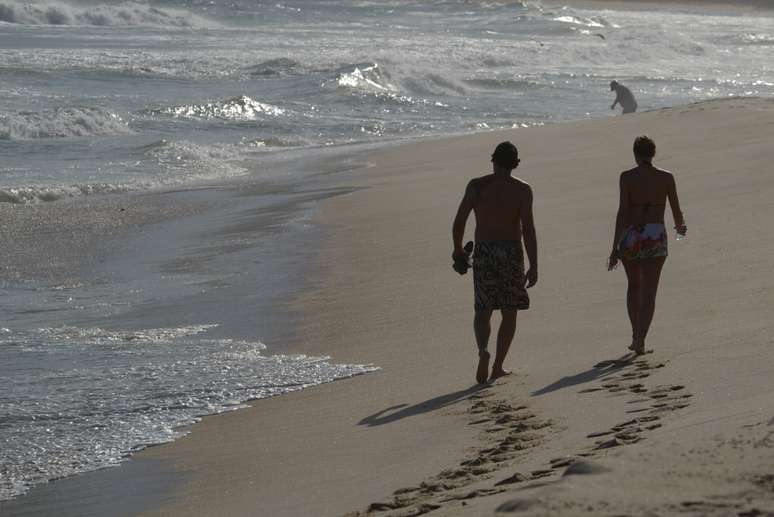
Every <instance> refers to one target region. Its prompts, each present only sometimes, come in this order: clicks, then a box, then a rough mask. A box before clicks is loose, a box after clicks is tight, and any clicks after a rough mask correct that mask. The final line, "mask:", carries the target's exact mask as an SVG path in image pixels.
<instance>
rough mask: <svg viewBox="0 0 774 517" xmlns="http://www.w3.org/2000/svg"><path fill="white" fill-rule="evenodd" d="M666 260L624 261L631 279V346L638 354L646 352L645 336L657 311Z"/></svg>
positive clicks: (628, 297)
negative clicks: (657, 296)
mask: <svg viewBox="0 0 774 517" xmlns="http://www.w3.org/2000/svg"><path fill="white" fill-rule="evenodd" d="M665 261H666V257H653V258H647V259H639V260H624V261H622V262H623V265H624V269H625V270H626V277H627V279H628V281H629V285H628V288H627V290H626V308H627V312H628V313H629V321H630V322H631V324H632V344H631V346H630V347H629V348H630V349H631V350H634V351H635V352H636V353H637V354H644V353H645V337H646V336H647V334H648V329H650V323H651V321H653V314H654V313H655V311H656V294H657V293H658V283H659V280H660V279H661V268H663V267H664V262H665Z"/></svg>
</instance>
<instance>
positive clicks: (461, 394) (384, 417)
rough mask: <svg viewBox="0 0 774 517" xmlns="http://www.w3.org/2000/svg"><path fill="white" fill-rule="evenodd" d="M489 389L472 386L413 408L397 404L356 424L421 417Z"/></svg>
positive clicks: (374, 423)
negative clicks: (423, 414)
mask: <svg viewBox="0 0 774 517" xmlns="http://www.w3.org/2000/svg"><path fill="white" fill-rule="evenodd" d="M487 387H489V385H488V384H474V385H473V386H471V387H470V388H466V389H464V390H460V391H455V392H453V393H447V394H446V395H440V396H438V397H435V398H432V399H429V400H425V401H424V402H419V403H418V404H414V405H413V406H409V405H408V404H398V405H397V406H392V407H388V408H387V409H382V410H381V411H379V412H377V413H374V414H373V415H371V416H367V417H365V418H364V419H362V420H361V421H360V422H358V425H367V426H368V427H374V426H377V425H384V424H389V423H392V422H395V421H397V420H400V419H402V418H408V417H410V416H416V415H421V414H422V413H428V412H430V411H435V410H436V409H441V408H442V407H446V406H449V405H451V404H455V403H457V402H459V401H461V400H465V399H467V398H468V397H470V396H471V395H473V394H474V393H476V392H478V391H481V390H482V389H485V388H487Z"/></svg>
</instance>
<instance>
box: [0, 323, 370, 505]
mask: <svg viewBox="0 0 774 517" xmlns="http://www.w3.org/2000/svg"><path fill="white" fill-rule="evenodd" d="M214 326H215V325H206V324H205V325H193V326H183V327H172V328H150V329H140V330H108V329H102V328H77V327H59V328H43V329H38V330H31V331H14V330H11V329H7V328H4V329H0V393H3V394H4V400H3V414H2V415H0V443H2V444H3V447H2V448H0V500H3V499H8V498H10V497H13V496H15V495H19V494H21V493H24V492H25V491H26V490H28V489H29V488H30V487H32V486H34V485H35V484H38V483H43V482H46V481H48V480H52V479H57V478H61V477H64V476H69V475H72V474H76V473H79V472H84V471H89V470H94V469H98V468H102V467H106V466H110V465H115V464H118V463H120V462H121V461H122V460H123V459H125V458H126V457H127V455H128V454H129V453H130V452H131V451H135V450H138V449H141V448H143V447H145V446H147V445H150V444H154V443H163V442H168V441H171V440H174V439H175V438H178V437H179V436H181V435H182V434H183V433H182V431H180V430H179V428H180V426H183V425H186V424H190V423H193V422H196V421H197V420H198V419H200V418H201V417H202V416H204V415H208V414H213V413H219V412H222V411H227V410H232V409H236V408H239V407H243V405H244V403H245V402H246V401H248V400H251V399H259V398H265V397H269V396H273V395H280V394H283V393H288V392H290V391H295V390H299V389H303V388H306V387H310V386H315V385H317V384H321V383H325V382H331V381H334V380H336V379H341V378H345V377H351V376H353V375H359V374H362V373H367V372H371V371H374V370H376V369H377V368H376V367H374V366H372V365H345V364H337V363H334V362H332V361H331V360H330V359H329V358H327V357H309V356H305V355H265V354H266V346H265V345H264V344H263V343H261V342H258V341H245V340H235V339H208V338H206V337H205V334H206V332H207V330H209V329H211V328H213V327H214ZM11 357H12V358H13V362H10V361H9V359H10V358H11ZM11 364H12V365H13V366H12V367H11V366H10V365H11Z"/></svg>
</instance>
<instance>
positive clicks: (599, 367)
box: [532, 353, 638, 397]
mask: <svg viewBox="0 0 774 517" xmlns="http://www.w3.org/2000/svg"><path fill="white" fill-rule="evenodd" d="M637 357H638V356H637V355H635V354H634V353H629V354H624V355H622V356H621V357H618V358H616V359H606V360H604V361H601V362H599V363H597V364H595V365H594V366H593V367H591V368H589V369H588V370H586V371H584V372H580V373H576V374H575V375H570V376H567V377H562V378H561V379H559V380H558V381H555V382H552V383H551V384H549V385H548V386H546V387H544V388H540V389H539V390H537V391H533V392H532V396H533V397H537V396H538V395H545V394H546V393H551V392H552V391H556V390H561V389H563V388H569V387H571V386H577V385H578V384H584V383H586V382H591V381H595V380H597V379H602V378H604V377H607V376H608V375H610V374H612V373H615V372H617V371H618V370H620V369H621V368H623V367H624V366H627V365H629V364H631V363H632V361H634V360H635V359H636V358H637Z"/></svg>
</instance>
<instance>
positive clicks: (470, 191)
mask: <svg viewBox="0 0 774 517" xmlns="http://www.w3.org/2000/svg"><path fill="white" fill-rule="evenodd" d="M474 193H475V187H474V185H473V180H471V181H470V183H468V186H467V187H466V188H465V195H464V196H463V197H462V201H460V206H459V208H458V209H457V215H456V216H455V217H454V223H453V224H452V241H453V243H454V251H452V257H455V256H457V255H458V254H461V253H465V251H464V250H463V249H462V238H463V237H464V236H465V224H466V223H467V222H468V216H469V215H470V211H471V210H473V199H474Z"/></svg>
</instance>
